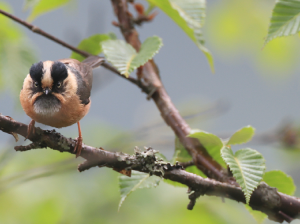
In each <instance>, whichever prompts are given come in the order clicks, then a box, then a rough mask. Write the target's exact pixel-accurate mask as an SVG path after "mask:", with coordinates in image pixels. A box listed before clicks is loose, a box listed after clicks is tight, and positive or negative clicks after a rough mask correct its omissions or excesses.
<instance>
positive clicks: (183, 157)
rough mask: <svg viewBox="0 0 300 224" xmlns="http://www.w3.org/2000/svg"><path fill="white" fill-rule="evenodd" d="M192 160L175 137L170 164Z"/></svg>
mask: <svg viewBox="0 0 300 224" xmlns="http://www.w3.org/2000/svg"><path fill="white" fill-rule="evenodd" d="M191 160H193V158H192V156H191V155H190V154H189V153H188V151H187V150H186V149H185V148H184V146H183V145H182V144H181V142H180V141H179V138H178V137H175V153H174V156H173V159H172V163H173V164H175V163H176V162H180V163H185V162H189V161H191Z"/></svg>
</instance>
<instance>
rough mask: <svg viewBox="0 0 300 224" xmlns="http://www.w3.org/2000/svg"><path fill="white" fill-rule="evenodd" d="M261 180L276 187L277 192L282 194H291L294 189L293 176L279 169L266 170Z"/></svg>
mask: <svg viewBox="0 0 300 224" xmlns="http://www.w3.org/2000/svg"><path fill="white" fill-rule="evenodd" d="M263 181H264V182H266V183H267V184H268V185H269V186H271V187H276V188H277V190H278V191H279V192H282V193H284V194H288V195H293V194H294V193H295V190H296V186H295V184H294V180H293V178H292V177H291V176H288V175H287V174H285V173H284V172H282V171H281V170H272V171H269V172H266V173H265V175H264V178H263Z"/></svg>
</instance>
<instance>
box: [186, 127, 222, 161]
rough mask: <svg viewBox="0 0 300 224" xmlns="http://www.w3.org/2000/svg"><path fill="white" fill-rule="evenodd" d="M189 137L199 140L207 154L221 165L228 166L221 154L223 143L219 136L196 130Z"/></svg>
mask: <svg viewBox="0 0 300 224" xmlns="http://www.w3.org/2000/svg"><path fill="white" fill-rule="evenodd" d="M188 137H191V138H197V139H198V140H199V142H200V143H201V144H202V145H203V146H204V147H205V149H206V150H207V152H208V153H209V154H210V155H211V157H212V158H213V159H214V160H215V161H217V162H218V163H219V164H220V165H222V166H223V167H226V164H225V163H224V160H223V159H222V157H221V152H220V150H221V148H222V147H223V142H222V140H221V139H220V138H219V137H218V136H216V135H214V134H211V133H208V132H206V131H202V130H197V129H194V130H192V131H191V133H190V134H189V135H188Z"/></svg>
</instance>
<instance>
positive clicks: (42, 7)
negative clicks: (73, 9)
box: [27, 0, 70, 22]
mask: <svg viewBox="0 0 300 224" xmlns="http://www.w3.org/2000/svg"><path fill="white" fill-rule="evenodd" d="M69 1H70V0H51V1H49V0H40V1H39V2H38V3H37V4H35V5H34V8H33V9H32V11H31V14H30V15H29V17H28V18H27V20H28V21H30V22H32V21H33V20H34V19H35V18H36V17H37V16H39V15H41V14H43V13H46V12H49V11H51V10H54V9H56V8H59V7H61V6H63V5H65V4H67V3H68V2H69Z"/></svg>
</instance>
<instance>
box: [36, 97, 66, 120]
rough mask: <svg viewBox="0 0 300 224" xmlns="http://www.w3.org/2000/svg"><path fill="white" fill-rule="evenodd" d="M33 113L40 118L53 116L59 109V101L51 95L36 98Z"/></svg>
mask: <svg viewBox="0 0 300 224" xmlns="http://www.w3.org/2000/svg"><path fill="white" fill-rule="evenodd" d="M33 106H34V111H35V112H36V113H37V114H39V115H42V116H53V115H55V114H56V113H57V112H59V110H60V108H61V103H60V101H59V100H58V99H57V98H56V97H55V96H54V95H52V94H49V95H45V94H43V95H41V96H39V97H37V99H36V100H35V102H34V104H33Z"/></svg>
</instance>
